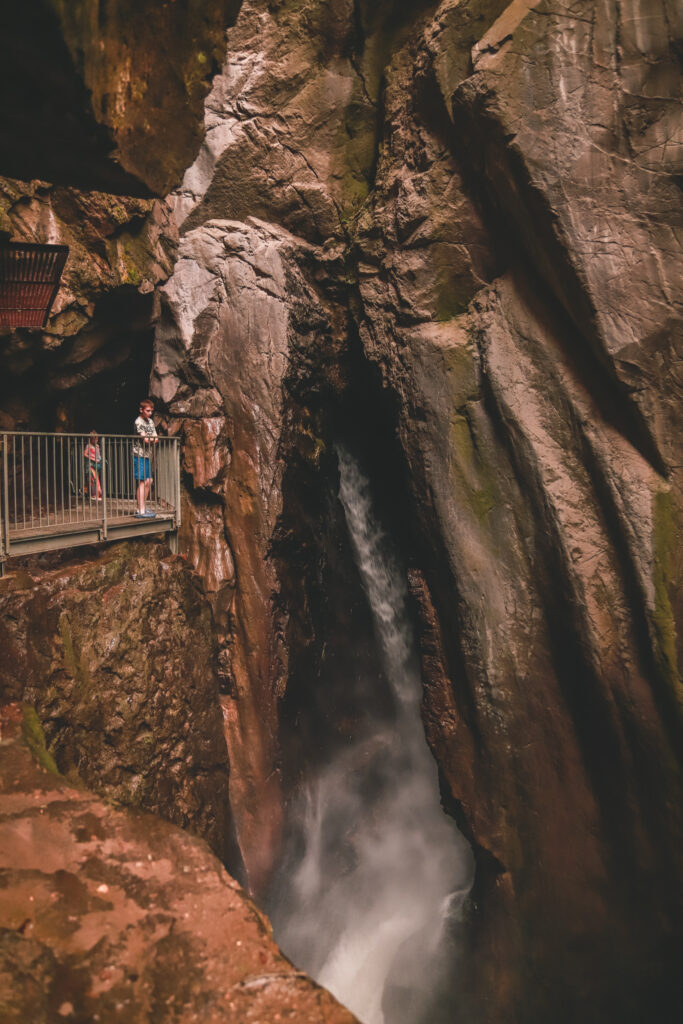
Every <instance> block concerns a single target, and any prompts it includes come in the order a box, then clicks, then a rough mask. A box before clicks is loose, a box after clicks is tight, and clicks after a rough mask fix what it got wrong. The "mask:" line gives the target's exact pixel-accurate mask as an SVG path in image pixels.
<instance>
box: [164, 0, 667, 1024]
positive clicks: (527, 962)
mask: <svg viewBox="0 0 683 1024" xmlns="http://www.w3.org/2000/svg"><path fill="white" fill-rule="evenodd" d="M322 6H323V5H320V4H319V3H316V2H315V0H305V2H302V3H297V4H288V3H272V4H267V5H261V4H257V3H248V2H247V3H245V4H244V5H243V7H242V11H241V14H240V17H239V18H238V20H237V23H236V25H235V28H234V29H233V30H231V32H230V33H229V36H228V46H229V58H228V62H227V64H226V67H225V69H224V72H223V74H222V75H220V76H218V77H217V78H216V80H215V81H214V86H213V89H212V92H211V94H210V96H209V98H208V101H207V115H206V129H207V130H206V141H205V145H204V147H203V149H202V151H201V153H200V156H199V158H198V160H197V161H196V163H195V164H194V165H193V166H192V167H191V168H190V169H189V170H188V171H187V173H186V175H185V178H184V181H183V185H182V187H181V189H180V190H179V191H178V193H177V195H176V196H175V197H173V198H172V200H171V202H172V204H173V205H174V209H175V216H176V218H177V221H178V222H179V224H180V230H181V234H182V235H183V236H184V237H183V239H182V241H181V247H180V259H179V261H178V263H177V264H176V267H175V270H174V273H173V276H172V277H171V279H170V281H169V283H168V284H167V285H166V286H165V287H164V290H163V296H162V307H163V311H162V318H161V321H160V325H159V329H158V332H157V337H156V353H155V366H154V374H153V381H154V388H155V391H156V393H157V395H158V396H159V397H160V398H161V399H162V400H163V402H165V403H166V404H167V407H168V410H169V412H170V414H171V416H172V417H173V419H174V423H175V426H174V428H173V429H176V430H178V431H179V432H182V433H184V436H185V437H186V439H187V440H186V445H185V470H186V473H187V480H188V484H189V486H188V516H187V520H186V527H185V538H184V546H185V550H186V551H187V552H188V553H189V554H190V557H191V558H192V560H193V562H194V564H195V565H196V566H197V567H198V568H200V567H201V571H202V572H203V573H204V574H205V575H206V578H207V579H208V580H210V581H211V582H210V589H211V591H212V594H214V595H215V601H214V606H215V607H216V608H217V609H223V611H221V613H220V615H219V621H220V622H222V623H223V626H221V628H222V629H223V630H224V641H223V652H224V657H223V664H222V671H223V672H224V678H225V679H226V680H227V681H228V682H227V683H226V686H227V688H228V689H229V688H231V687H232V693H233V698H234V697H237V699H236V700H235V699H232V698H231V699H230V700H229V701H227V702H226V707H227V708H228V712H229V714H230V715H232V716H233V717H232V721H233V722H234V725H233V737H234V739H233V741H232V745H231V750H232V749H234V750H236V751H237V750H239V751H242V752H244V753H243V755H242V753H240V755H239V758H240V767H239V769H238V772H237V774H238V776H241V777H242V778H243V779H245V780H246V779H248V780H249V785H253V786H254V789H253V790H252V791H251V793H250V794H249V796H246V791H245V795H243V796H242V797H239V798H238V802H240V801H241V802H242V804H243V806H244V807H245V808H247V807H250V806H253V805H254V800H255V798H257V795H258V794H259V792H261V793H264V794H266V793H267V796H266V797H265V803H264V804H263V806H267V807H269V808H271V807H274V806H275V805H276V802H277V799H278V793H277V791H276V788H277V787H276V784H275V783H274V782H273V779H274V777H275V776H274V775H273V768H274V766H275V765H276V763H277V751H278V746H279V741H278V738H277V728H278V723H277V703H278V700H279V699H280V697H281V695H282V693H283V691H284V690H285V689H286V685H287V672H288V665H291V663H292V659H293V658H295V657H296V648H297V645H302V646H303V645H304V640H303V635H302V636H299V637H298V638H297V635H296V630H291V629H290V630H289V631H288V632H287V633H286V636H287V643H286V644H283V642H282V639H283V630H282V628H281V627H282V623H283V621H284V620H283V617H282V616H283V595H284V605H285V607H284V614H285V616H287V608H288V605H287V602H288V601H289V602H290V605H289V607H290V608H291V611H292V615H291V616H290V617H289V620H288V621H289V623H290V624H291V623H292V622H293V621H296V615H294V614H293V613H294V611H295V609H294V607H293V605H294V604H295V603H296V598H295V597H294V596H293V595H292V592H291V591H290V592H289V593H288V594H287V593H286V587H285V588H284V590H283V580H284V579H285V577H284V576H283V574H282V572H281V567H280V569H279V568H278V566H277V564H276V560H275V559H274V557H273V550H274V549H273V541H274V539H275V538H276V537H277V524H278V522H280V523H281V522H282V516H283V507H284V506H283V496H282V481H283V480H284V479H286V471H287V467H289V466H291V465H292V463H293V462H294V461H295V460H296V454H295V447H294V444H293V442H292V439H291V434H290V433H288V426H291V425H292V424H295V425H296V428H297V431H298V433H299V435H303V434H305V431H306V430H309V431H310V432H311V435H312V443H313V444H314V445H315V444H320V445H322V446H323V448H324V447H325V446H329V443H330V442H331V440H333V438H334V435H335V430H336V429H337V427H338V424H336V423H335V422H334V421H333V417H331V416H330V414H329V412H326V406H325V403H324V402H321V403H320V404H319V406H318V408H317V411H316V413H315V415H314V416H309V418H308V419H307V418H306V416H305V415H303V414H302V407H303V405H304V397H303V396H304V395H305V394H306V393H308V395H309V396H311V395H313V396H315V395H318V396H320V395H322V394H325V393H326V392H325V388H326V387H327V388H328V389H329V392H330V393H333V392H335V391H336V392H337V393H341V392H343V391H344V390H345V388H346V387H347V385H348V384H349V376H348V371H349V366H350V365H351V362H349V361H348V359H347V357H348V353H349V351H350V349H352V348H354V351H356V352H357V351H358V349H357V346H360V348H361V350H362V358H359V359H357V360H356V362H354V363H353V366H354V367H355V369H354V371H353V372H354V373H357V374H365V375H366V377H367V380H372V381H377V382H378V383H376V385H375V392H374V395H375V399H376V400H377V404H378V407H379V406H381V407H382V408H384V409H386V410H391V415H392V417H393V420H392V423H391V428H390V430H389V431H388V434H389V435H391V434H393V435H394V437H395V438H396V439H397V445H398V452H399V457H398V458H397V460H396V466H397V470H396V471H397V473H398V474H399V475H400V477H401V479H400V481H399V482H400V487H398V486H397V492H398V491H400V492H401V493H404V494H406V493H407V494H408V495H409V502H408V504H409V506H410V508H409V509H408V510H407V512H406V518H407V520H409V528H408V530H407V532H408V533H409V534H410V541H409V546H410V556H411V558H412V560H413V563H414V566H413V568H414V575H413V584H414V587H413V589H414V593H415V598H416V609H417V615H418V619H419V622H420V629H421V633H422V638H423V655H424V670H425V684H426V688H425V704H424V716H425V724H426V728H427V733H428V736H429V739H430V742H431V744H432V747H433V749H434V752H435V754H436V756H437V758H438V760H439V763H440V766H441V769H442V773H443V778H444V780H445V783H446V787H447V788H448V790H449V792H450V797H449V799H450V800H451V805H450V806H451V809H452V811H453V813H454V814H456V816H457V817H458V819H459V820H460V822H461V823H462V825H463V827H464V828H465V830H466V831H467V833H468V834H469V835H470V836H471V838H472V840H473V843H474V845H475V848H476V849H478V858H479V874H478V880H477V901H478V907H479V911H478V914H477V915H475V918H474V923H473V930H474V943H475V945H474V947H473V948H475V949H476V957H475V959H474V960H473V963H472V965H471V969H470V970H469V971H465V972H464V973H465V975H466V976H467V977H468V978H469V979H470V981H471V991H470V993H469V995H470V997H471V1007H470V1009H471V1014H472V1019H474V1020H477V1019H482V1020H484V1019H485V1020H489V1019H491V1020H494V1019H501V1020H502V1019H505V1020H524V1021H534V1022H535V1021H539V1022H540V1021H546V1020H548V1019H550V1018H551V1017H552V1019H556V1020H566V1021H573V1020H575V1019H577V1018H578V1017H579V1016H582V1015H585V1014H586V1013H588V1008H589V1007H590V1008H593V1009H591V1010H590V1013H593V1012H594V1017H595V1019H596V1020H601V1021H607V1020H611V1019H615V1020H617V1019H623V1018H624V1017H626V1019H629V1014H631V1016H633V1014H634V1013H635V1014H636V1017H635V1018H634V1019H637V1012H638V1011H636V1010H635V1009H633V1008H634V1007H638V1006H643V1005H645V1004H646V1003H647V1001H648V999H649V998H650V993H651V987H652V989H654V988H657V986H660V988H661V990H662V991H665V990H666V991H667V993H669V994H670V989H668V990H667V989H666V986H667V984H668V981H669V980H670V975H671V963H670V961H666V960H662V959H661V958H660V956H659V953H658V952H657V951H658V950H659V949H660V947H661V946H662V944H664V945H666V944H667V943H668V941H669V938H670V936H671V934H673V930H674V924H673V922H674V921H675V917H676V912H677V911H676V909H675V908H674V907H673V906H672V903H671V893H672V892H673V891H675V890H676V889H677V888H678V883H677V882H676V879H679V878H680V874H681V870H682V865H681V858H680V851H681V849H682V847H681V843H680V838H681V820H680V814H679V810H677V808H680V781H679V780H680V775H679V769H678V767H677V764H678V758H679V751H680V735H681V684H680V679H679V674H678V668H677V643H678V640H677V637H680V635H681V628H680V614H681V607H680V596H679V595H680V580H681V566H680V564H679V562H677V560H676V559H677V558H678V556H677V555H676V554H675V551H676V538H677V530H678V525H677V524H678V522H679V521H680V509H681V479H680V468H679V466H678V464H677V458H676V456H675V455H674V452H675V451H677V449H678V448H679V447H680V421H679V415H680V382H677V381H676V380H675V378H674V372H675V366H676V359H675V353H674V346H675V343H676V338H677V334H678V333H680V306H679V304H678V299H677V295H678V294H679V292H680V277H679V275H680V246H679V245H678V243H677V242H675V241H674V231H673V224H674V222H675V220H676V217H677V212H676V211H677V210H678V205H677V204H676V203H675V201H674V197H675V196H676V195H677V191H676V190H677V180H678V179H677V174H678V173H679V171H680V164H679V163H676V160H677V159H678V157H677V155H676V152H675V151H674V149H673V148H672V147H670V146H669V144H668V143H667V144H666V145H664V142H665V140H667V139H669V137H670V124H671V118H672V116H673V113H672V112H673V111H674V108H675V104H676V102H677V100H676V97H677V89H678V80H679V79H678V75H679V70H678V61H677V54H678V53H679V52H680V32H678V29H677V27H676V25H677V22H676V17H674V15H673V9H672V5H670V4H667V3H664V2H662V3H659V4H654V5H650V7H649V8H648V13H647V16H646V17H643V16H641V12H640V9H639V8H638V6H637V5H635V4H631V3H620V4H618V5H617V4H610V3H608V4H603V5H601V6H598V5H595V4H594V3H590V2H588V0H586V2H580V3H579V4H578V5H575V6H574V7H572V9H571V11H567V9H566V8H561V7H558V6H557V5H554V4H553V3H551V2H541V3H538V4H524V3H519V4H518V3H515V4H512V5H510V7H509V8H507V7H506V5H505V4H503V3H500V2H494V0H490V2H487V0H481V2H479V3H473V4H468V5H462V4H459V3H457V2H455V0H444V2H443V3H441V4H439V5H437V4H424V5H419V6H418V7H417V8H416V7H415V6H414V5H411V7H410V10H408V9H407V8H406V7H404V6H403V5H390V4H379V5H375V7H374V8H373V9H372V10H371V9H370V7H369V5H367V6H366V5H363V4H361V5H357V8H356V11H355V16H354V17H352V16H351V14H352V12H351V9H350V5H346V4H344V3H339V4H335V5H333V6H332V7H330V8H329V14H328V16H327V17H326V18H322ZM324 6H325V10H326V11H327V10H328V5H324ZM390 14H393V15H394V17H393V18H390V17H389V15H390ZM304 28H305V31H304ZM304 56H305V58H306V61H305V62H304V60H303V57H304ZM304 63H305V66H306V70H305V71H304V70H303V66H304ZM335 128H336V129H337V132H338V134H335ZM340 137H341V139H342V142H341V143H340V142H339V138H340ZM361 154H362V158H361ZM368 154H370V156H369V157H368ZM276 170H277V171H278V172H279V173H276ZM254 215H255V216H256V217H258V220H256V219H254ZM225 218H229V220H228V221H226V219H225ZM365 394H366V395H368V394H370V395H371V394H373V392H372V388H369V389H368V391H366V392H365ZM380 399H382V400H383V401H382V402H380ZM384 399H386V401H384ZM306 401H308V404H309V405H313V406H315V404H316V403H315V399H314V400H313V401H312V402H311V401H310V400H308V399H307V400H306ZM371 401H372V399H371ZM342 405H343V402H342ZM366 443H367V446H368V448H370V449H372V448H373V445H374V446H375V461H376V462H379V461H381V458H382V452H381V451H380V450H378V449H377V446H378V445H380V444H381V443H383V442H379V441H378V440H377V438H375V437H373V436H372V435H371V434H369V435H368V436H367V438H366ZM384 454H385V455H387V454H388V452H385V453H384ZM394 455H395V452H393V453H392V458H393V457H394ZM319 464H320V466H321V467H323V466H324V465H325V460H324V459H322V460H321V461H320V463H319ZM322 471H323V470H322V468H321V472H322ZM324 471H325V472H328V471H329V469H328V470H324ZM294 534H296V530H294ZM295 547H296V546H295V545H293V546H292V548H291V550H295ZM226 548H227V549H229V552H230V554H229V556H228V555H227V554H226ZM322 557H323V559H324V557H325V556H324V553H323V555H322ZM306 571H307V572H308V571H312V570H308V569H307V570H306ZM221 616H222V617H221ZM254 729H256V733H254ZM254 735H257V736H258V742H257V743H256V744H255V745H253V746H252V744H251V743H250V742H247V737H253V736H254ZM266 780H268V781H267V783H266ZM233 783H234V784H235V785H236V786H239V784H237V783H235V780H234V778H233ZM235 792H236V793H237V789H236V790H235ZM257 802H258V801H257ZM244 813H245V815H246V816H247V817H248V814H247V812H246V811H245V812H244ZM273 820H275V819H274V818H273V816H272V815H270V813H269V822H268V824H266V823H265V822H262V823H261V824H260V825H259V824H256V825H255V826H254V830H253V831H252V832H251V835H252V837H254V836H256V835H261V836H262V837H266V835H267V830H268V828H272V822H273ZM252 824H253V822H252ZM246 834H247V833H246V831H244V832H243V835H245V836H246ZM268 835H269V838H268V842H275V841H276V839H277V828H276V827H275V828H274V829H272V831H271V832H270V833H269V834H268ZM250 843H251V846H252V849H253V848H254V847H258V848H260V849H263V848H264V846H263V844H262V843H254V842H253V838H252V840H250ZM248 845H249V843H247V842H246V841H245V843H244V845H243V850H245V849H246V848H247V846H248ZM252 855H253V854H252ZM249 859H250V854H249V853H247V860H249ZM258 872H265V873H267V863H260V864H259V865H258V867H257V873H258ZM615 950H618V951H619V952H618V954H616V955H615ZM567 977H570V978H571V981H570V982H569V986H570V988H571V997H568V996H567V984H568V983H567ZM655 977H657V978H658V979H659V980H658V981H654V979H655ZM540 979H545V981H544V982H543V983H541V981H540ZM650 986H651V987H650ZM560 993H562V995H560ZM662 999H663V1002H662V1000H660V1003H661V1006H660V1010H661V1013H660V1015H661V1016H662V1019H668V1018H667V1017H666V1014H667V1012H668V1009H667V1006H665V1005H664V1003H665V1002H666V1001H667V999H668V995H667V996H664V997H662ZM670 1004H671V1000H669V1003H668V1004H667V1005H670ZM596 1007H597V1009H595V1008H596ZM658 1012H659V1011H658Z"/></svg>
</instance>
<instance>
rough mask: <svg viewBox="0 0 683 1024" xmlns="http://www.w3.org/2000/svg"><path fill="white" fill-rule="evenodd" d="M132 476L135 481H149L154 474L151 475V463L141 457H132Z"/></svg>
mask: <svg viewBox="0 0 683 1024" xmlns="http://www.w3.org/2000/svg"><path fill="white" fill-rule="evenodd" d="M133 476H134V477H135V479H136V480H151V479H152V477H153V476H154V474H153V473H152V463H151V460H150V459H146V458H145V457H144V456H142V455H134V456H133Z"/></svg>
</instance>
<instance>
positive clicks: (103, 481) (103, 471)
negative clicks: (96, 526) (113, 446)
mask: <svg viewBox="0 0 683 1024" xmlns="http://www.w3.org/2000/svg"><path fill="white" fill-rule="evenodd" d="M100 455H101V456H102V465H101V466H100V488H101V490H102V540H106V539H107V440H106V438H105V437H104V436H103V437H102V448H101V449H100Z"/></svg>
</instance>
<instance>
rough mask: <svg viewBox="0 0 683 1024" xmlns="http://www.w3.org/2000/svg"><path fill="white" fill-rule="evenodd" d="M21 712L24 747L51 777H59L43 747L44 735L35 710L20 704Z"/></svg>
mask: <svg viewBox="0 0 683 1024" xmlns="http://www.w3.org/2000/svg"><path fill="white" fill-rule="evenodd" d="M22 712H23V717H22V722H21V735H22V737H23V739H24V742H25V743H26V746H27V747H28V748H29V750H30V751H31V753H32V755H33V757H34V758H35V759H36V761H37V762H38V764H39V765H40V766H41V768H44V769H45V771H48V772H51V773H52V774H53V775H59V769H58V768H57V765H56V764H55V759H54V758H53V756H52V754H51V753H50V751H49V750H48V749H47V746H46V745H45V733H44V732H43V727H42V726H41V724H40V721H39V719H38V715H37V714H36V711H35V708H33V707H31V705H30V704H22Z"/></svg>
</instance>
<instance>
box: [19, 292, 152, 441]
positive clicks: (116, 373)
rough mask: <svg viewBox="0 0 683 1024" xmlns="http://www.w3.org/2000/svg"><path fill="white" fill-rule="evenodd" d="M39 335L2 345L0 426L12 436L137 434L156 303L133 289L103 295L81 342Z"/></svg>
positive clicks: (26, 335)
mask: <svg viewBox="0 0 683 1024" xmlns="http://www.w3.org/2000/svg"><path fill="white" fill-rule="evenodd" d="M45 337H46V336H45V335H44V334H43V332H42V331H38V330H19V331H15V332H13V333H12V334H8V335H5V336H3V337H1V338H0V416H1V417H2V419H1V420H0V426H2V427H4V428H5V429H7V430H29V431H50V432H52V431H59V432H67V433H68V432H75V433H81V432H88V431H90V430H96V431H97V432H98V433H99V434H130V433H131V432H132V430H133V421H134V419H135V417H136V416H137V408H138V403H139V401H140V399H141V398H142V397H144V396H146V395H147V393H148V389H149V378H150V372H151V366H152V346H153V340H154V325H153V298H152V296H151V295H142V294H140V293H139V292H138V290H137V289H136V288H134V287H129V286H125V287H121V288H118V289H116V290H115V291H113V292H110V293H108V294H107V295H105V296H103V297H102V298H101V299H100V300H99V302H98V303H97V304H96V306H95V309H94V311H93V314H92V318H91V320H90V322H89V323H88V325H87V326H86V327H84V328H83V329H82V330H81V331H80V332H79V333H78V334H76V335H75V336H74V337H71V338H66V339H62V340H60V341H59V342H58V344H56V345H55V344H54V342H53V343H50V339H49V338H48V343H47V344H46V343H45Z"/></svg>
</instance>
